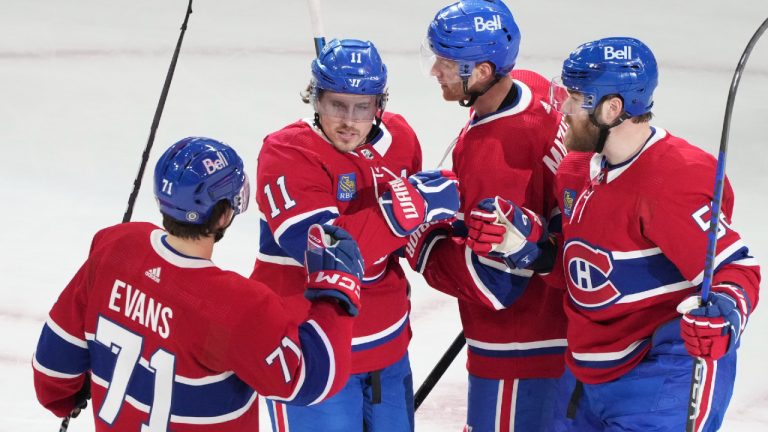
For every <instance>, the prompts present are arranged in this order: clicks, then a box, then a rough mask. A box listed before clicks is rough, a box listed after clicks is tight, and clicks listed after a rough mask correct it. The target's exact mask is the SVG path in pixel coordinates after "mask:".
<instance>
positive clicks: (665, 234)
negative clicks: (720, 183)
mask: <svg viewBox="0 0 768 432" xmlns="http://www.w3.org/2000/svg"><path fill="white" fill-rule="evenodd" d="M707 162H709V163H701V164H700V165H697V166H695V167H694V168H693V169H688V170H686V171H685V173H684V174H683V175H684V176H683V175H681V176H680V177H681V178H676V179H674V180H673V181H667V182H665V184H664V185H660V187H659V188H658V190H659V191H660V193H659V194H658V196H657V197H656V199H654V200H649V201H647V202H645V203H643V208H642V209H641V214H642V216H643V220H644V224H643V229H644V232H645V235H646V236H647V237H648V238H649V239H651V240H652V241H653V242H654V243H655V244H656V245H658V247H659V248H660V249H661V252H662V253H663V254H664V255H665V256H667V257H668V258H669V259H670V260H671V261H672V262H673V263H674V265H675V266H676V267H677V268H678V269H679V271H680V272H681V273H682V275H683V276H684V277H685V278H686V279H687V280H688V281H690V282H691V283H692V284H693V285H700V284H701V283H702V281H703V278H704V261H705V259H704V258H705V254H706V249H707V240H708V236H707V232H708V230H709V224H710V215H711V208H710V203H711V201H712V194H711V192H710V191H709V188H711V185H712V184H714V171H715V170H714V161H713V160H712V161H707ZM733 204H734V195H733V190H732V188H731V185H730V183H729V182H728V180H727V179H726V183H725V185H724V188H723V201H722V211H721V221H720V225H719V227H720V229H719V230H718V240H717V250H716V256H715V273H714V277H713V280H712V285H713V286H714V285H717V284H720V283H724V282H730V283H733V284H736V285H738V286H740V287H741V288H742V289H744V291H745V293H746V295H747V298H748V301H749V310H750V311H752V310H754V308H755V306H756V305H757V302H758V295H759V294H758V290H759V284H760V268H759V266H758V265H757V261H756V260H755V259H754V258H753V257H752V256H751V255H750V252H749V248H748V247H747V245H746V244H745V243H744V241H743V240H742V239H741V236H740V235H739V233H738V232H736V231H735V230H734V229H733V226H732V224H731V217H732V214H733Z"/></svg>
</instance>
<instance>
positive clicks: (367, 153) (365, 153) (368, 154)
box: [360, 149, 373, 160]
mask: <svg viewBox="0 0 768 432" xmlns="http://www.w3.org/2000/svg"><path fill="white" fill-rule="evenodd" d="M360 153H362V154H363V157H365V158H366V159H368V160H371V159H373V152H372V151H370V150H368V149H362V150H360Z"/></svg>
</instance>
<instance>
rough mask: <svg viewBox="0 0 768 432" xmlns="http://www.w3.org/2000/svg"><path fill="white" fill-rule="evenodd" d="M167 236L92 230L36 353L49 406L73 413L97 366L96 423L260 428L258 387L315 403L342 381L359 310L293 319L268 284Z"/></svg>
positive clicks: (327, 307)
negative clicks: (185, 249)
mask: <svg viewBox="0 0 768 432" xmlns="http://www.w3.org/2000/svg"><path fill="white" fill-rule="evenodd" d="M166 236H167V234H166V233H165V231H163V230H161V229H159V228H157V227H156V226H154V225H152V224H149V223H127V224H121V225H117V226H114V227H111V228H107V229H104V230H102V231H100V232H98V233H97V234H96V235H95V236H94V238H93V243H92V245H91V251H90V254H89V256H88V259H87V261H86V262H85V263H84V264H83V266H82V267H81V268H80V270H79V271H78V272H77V274H76V275H75V277H74V278H73V279H72V281H71V282H70V283H69V285H67V287H66V288H65V289H64V291H63V292H62V293H61V295H60V297H59V299H58V301H57V302H56V304H55V305H54V306H53V308H52V309H51V312H50V317H49V319H48V321H47V322H46V324H45V326H44V327H43V331H42V334H41V336H40V340H39V342H38V346H37V351H36V352H35V355H34V358H33V367H34V378H35V390H36V392H37V397H38V399H39V401H40V402H41V403H42V404H43V406H45V407H46V408H48V409H49V410H51V411H52V412H53V413H54V414H56V415H58V416H60V417H63V416H65V415H67V414H69V412H70V411H71V410H72V408H74V404H75V400H74V395H75V393H77V391H78V390H79V389H80V388H81V386H82V384H83V381H84V379H85V374H86V373H87V372H89V371H90V373H91V377H92V385H91V389H92V395H93V413H94V417H95V422H96V430H99V431H106V430H114V429H119V430H139V429H140V428H141V427H142V426H141V425H142V424H144V425H148V427H149V429H147V430H153V431H154V430H174V431H242V430H258V425H259V421H258V404H257V403H255V401H256V396H257V394H256V392H259V393H262V394H264V395H265V396H269V397H271V398H275V399H278V400H285V401H287V403H297V404H310V403H314V402H319V401H321V400H323V399H325V398H327V397H330V396H331V395H333V394H334V393H335V392H337V391H338V390H340V389H341V388H342V387H343V386H344V384H345V383H346V381H347V378H348V375H349V360H350V356H351V354H350V340H351V337H352V318H351V317H349V316H347V315H346V313H344V312H343V311H342V310H341V308H340V307H339V306H338V305H335V304H332V303H330V302H325V301H318V302H316V303H314V304H313V305H312V308H311V310H310V311H309V316H308V318H306V317H305V319H306V320H305V321H304V320H302V321H304V322H303V323H299V322H297V321H294V320H292V319H290V318H289V317H288V315H289V314H288V313H286V311H285V309H284V307H283V305H282V303H281V301H280V298H279V297H278V296H276V295H275V294H274V293H273V292H272V291H271V290H269V289H268V288H267V287H265V286H264V285H262V284H260V283H257V282H254V281H251V280H249V279H246V278H244V277H242V276H240V275H238V274H236V273H233V272H228V271H224V270H221V269H219V268H217V267H216V266H214V264H213V263H212V262H211V261H209V260H204V259H196V258H190V257H187V256H183V255H181V254H179V253H178V252H176V251H174V250H173V249H172V248H171V247H170V246H169V244H168V243H167V241H166ZM254 389H255V391H254Z"/></svg>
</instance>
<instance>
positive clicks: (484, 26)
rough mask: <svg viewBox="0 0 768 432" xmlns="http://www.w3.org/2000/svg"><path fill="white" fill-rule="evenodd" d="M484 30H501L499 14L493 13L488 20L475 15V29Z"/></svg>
mask: <svg viewBox="0 0 768 432" xmlns="http://www.w3.org/2000/svg"><path fill="white" fill-rule="evenodd" d="M486 30H491V31H493V30H501V16H500V15H494V16H493V18H492V19H489V20H488V21H485V20H483V17H479V16H478V17H475V31H478V32H481V31H486Z"/></svg>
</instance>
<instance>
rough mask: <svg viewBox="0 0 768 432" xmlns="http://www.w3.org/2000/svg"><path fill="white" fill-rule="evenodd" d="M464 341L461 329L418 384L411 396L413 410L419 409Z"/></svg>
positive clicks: (457, 353)
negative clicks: (419, 384)
mask: <svg viewBox="0 0 768 432" xmlns="http://www.w3.org/2000/svg"><path fill="white" fill-rule="evenodd" d="M465 342H466V339H465V338H464V332H463V331H462V332H461V333H459V335H458V336H456V339H454V340H453V342H452V343H451V346H449V347H448V349H447V350H446V351H445V354H443V356H442V357H440V360H439V361H438V362H437V364H436V365H435V367H434V368H432V371H431V372H430V373H429V375H427V378H426V379H424V382H423V383H422V384H421V386H419V389H418V390H417V391H416V394H415V395H414V396H413V405H414V410H418V409H419V407H420V406H421V404H422V402H424V399H426V398H427V396H428V395H429V393H430V392H431V391H432V389H433V388H434V387H435V385H436V384H437V382H438V381H439V380H440V378H442V376H443V374H444V373H445V371H446V370H448V367H450V366H451V363H453V360H454V359H455V358H456V356H457V355H459V353H460V352H461V349H462V348H463V347H464V343H465Z"/></svg>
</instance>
